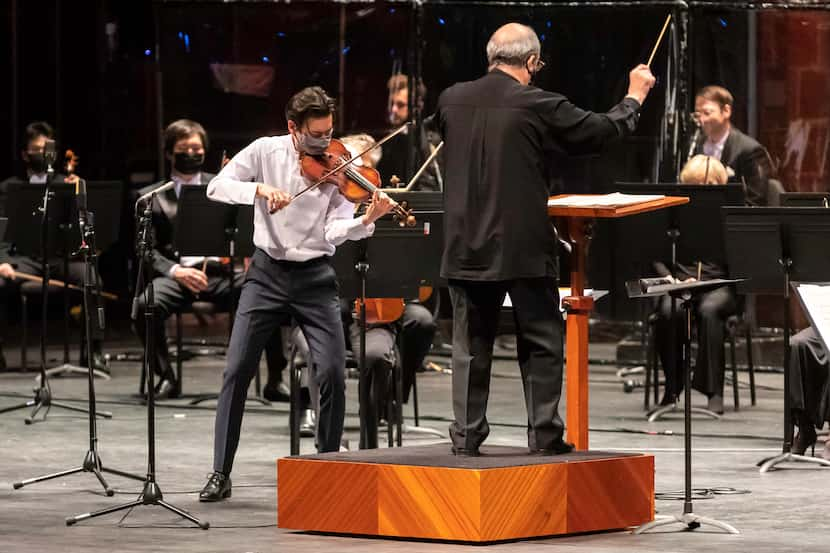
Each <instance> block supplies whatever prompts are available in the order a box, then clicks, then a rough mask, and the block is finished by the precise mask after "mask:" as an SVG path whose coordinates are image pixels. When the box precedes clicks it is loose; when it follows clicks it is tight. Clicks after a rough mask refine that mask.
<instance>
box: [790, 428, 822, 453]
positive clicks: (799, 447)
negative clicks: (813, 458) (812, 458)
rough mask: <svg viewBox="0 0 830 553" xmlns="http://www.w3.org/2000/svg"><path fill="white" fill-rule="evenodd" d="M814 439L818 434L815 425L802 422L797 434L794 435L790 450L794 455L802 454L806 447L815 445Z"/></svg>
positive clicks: (816, 438)
mask: <svg viewBox="0 0 830 553" xmlns="http://www.w3.org/2000/svg"><path fill="white" fill-rule="evenodd" d="M816 440H818V436H817V435H816V429H815V427H814V426H813V425H812V424H802V425H801V426H799V427H798V434H796V435H795V439H794V440H793V445H792V448H790V451H792V452H793V453H795V454H796V455H804V454H805V453H806V452H807V448H808V447H812V446H814V445H816Z"/></svg>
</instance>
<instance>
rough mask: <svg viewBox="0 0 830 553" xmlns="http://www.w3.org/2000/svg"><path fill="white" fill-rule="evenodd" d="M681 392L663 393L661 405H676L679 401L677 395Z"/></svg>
mask: <svg viewBox="0 0 830 553" xmlns="http://www.w3.org/2000/svg"><path fill="white" fill-rule="evenodd" d="M678 395H679V394H670V393H668V392H665V393H664V394H663V399H661V400H660V403H659V407H665V406H667V405H674V404H676V403H677V397H678Z"/></svg>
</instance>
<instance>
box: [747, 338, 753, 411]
mask: <svg viewBox="0 0 830 553" xmlns="http://www.w3.org/2000/svg"><path fill="white" fill-rule="evenodd" d="M746 362H747V366H748V368H749V399H750V403H751V404H752V406H753V407H754V406H755V364H754V363H753V360H752V328H750V326H749V325H748V324H747V325H746Z"/></svg>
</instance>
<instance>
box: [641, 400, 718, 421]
mask: <svg viewBox="0 0 830 553" xmlns="http://www.w3.org/2000/svg"><path fill="white" fill-rule="evenodd" d="M689 410H690V411H691V412H692V413H698V414H700V415H706V416H707V417H710V418H713V419H715V420H720V418H721V416H720V415H718V414H717V413H715V412H714V411H710V410H709V409H707V408H706V407H690V408H689ZM678 411H680V407H678V405H677V404H676V403H673V404H671V405H664V406H662V407H658V408H657V409H654V410H652V411H649V412H648V413H647V414H646V417H647V418H648V422H654V421H658V420H660V419H661V418H662V417H663V415H665V414H668V413H677V412H678Z"/></svg>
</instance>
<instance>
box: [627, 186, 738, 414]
mask: <svg viewBox="0 0 830 553" xmlns="http://www.w3.org/2000/svg"><path fill="white" fill-rule="evenodd" d="M617 188H619V190H620V191H621V192H623V193H626V194H662V195H666V196H685V197H687V198H689V200H690V201H689V203H687V204H684V205H680V206H675V207H671V208H669V209H666V210H662V211H655V212H651V213H646V214H643V215H640V216H639V217H638V218H637V219H636V220H632V221H630V222H629V221H625V220H623V221H620V223H619V224H620V229H619V230H620V241H621V242H622V243H633V244H638V247H637V248H636V249H634V252H633V255H632V258H631V260H630V261H631V262H633V263H630V264H629V267H631V265H633V267H632V268H633V270H634V271H638V272H636V273H634V274H633V275H629V274H624V275H623V278H629V277H636V276H639V275H641V274H642V272H640V271H642V270H643V268H644V267H646V266H647V265H648V264H651V263H653V262H654V261H657V260H658V259H659V258H657V257H653V255H654V254H655V253H658V252H665V251H666V247H667V246H668V251H669V259H670V260H671V261H670V263H669V271H670V272H671V274H672V276H675V275H676V271H677V264H678V263H679V262H681V261H687V262H688V261H692V260H706V261H709V262H713V263H716V264H718V265H721V266H725V265H726V252H725V250H724V245H723V244H724V240H723V226H722V225H721V224H720V223H721V213H720V210H721V207H723V206H730V205H731V206H742V205H744V190H743V186H742V185H740V184H726V185H703V184H680V183H658V184H646V183H617ZM690 229H693V230H692V231H691V232H690ZM654 236H666V237H667V238H668V240H667V243H666V242H663V244H662V247H660V249H659V250H656V249H655V248H654V246H649V244H654V243H655V242H657V241H655V240H653V239H652V238H653V237H654ZM639 245H643V246H642V247H641V246H639ZM664 259H665V258H664ZM625 272H627V271H624V273H625ZM670 336H671V339H672V340H674V339H675V334H674V333H671V334H670ZM671 352H672V356H674V355H675V352H676V347H675V344H674V343H672V344H671ZM673 364H675V365H676V364H677V360H676V359H675V360H674V363H673ZM646 370H648V369H646ZM657 381H659V377H658V378H656V379H655V386H654V390H655V391H654V394H655V398H654V401H655V403H657V401H658V400H657V387H658V384H657ZM646 398H648V391H646ZM646 405H647V404H646ZM676 411H677V404H676V403H674V404H672V405H664V406H660V405H657V407H656V408H655V409H652V410H651V411H648V412H647V413H646V417H647V419H648V421H649V422H654V421H657V420H660V419H661V418H662V417H663V415H665V414H668V413H672V412H676ZM692 412H693V413H698V414H701V415H706V416H707V417H710V418H713V419H720V415H718V414H717V413H715V412H713V411H710V410H709V409H706V408H704V407H692Z"/></svg>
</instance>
